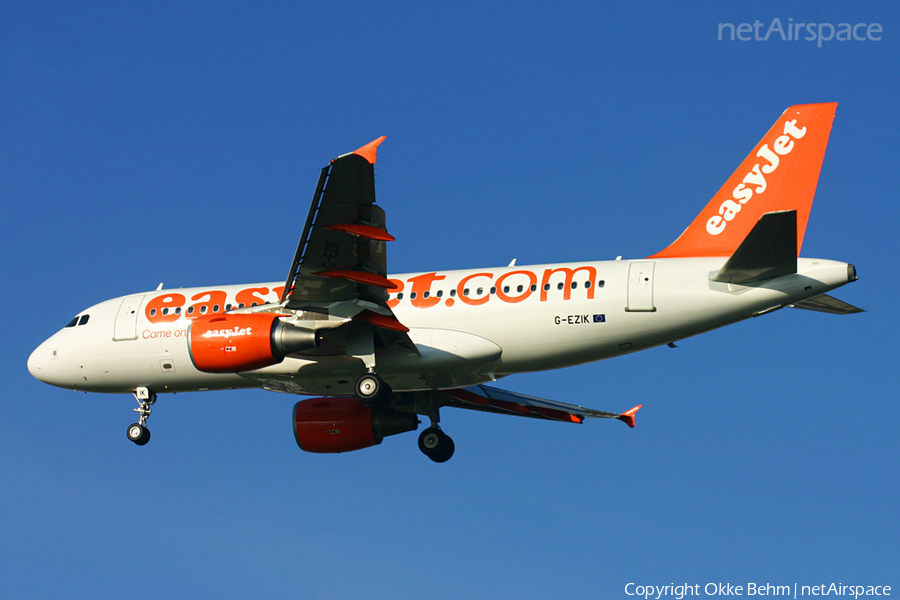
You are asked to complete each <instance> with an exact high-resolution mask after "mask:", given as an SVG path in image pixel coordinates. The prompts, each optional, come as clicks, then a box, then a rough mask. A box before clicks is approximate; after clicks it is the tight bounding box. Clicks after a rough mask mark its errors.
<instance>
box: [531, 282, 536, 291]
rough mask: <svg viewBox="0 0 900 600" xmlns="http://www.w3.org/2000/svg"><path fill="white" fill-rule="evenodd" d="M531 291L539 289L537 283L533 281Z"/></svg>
mask: <svg viewBox="0 0 900 600" xmlns="http://www.w3.org/2000/svg"><path fill="white" fill-rule="evenodd" d="M531 291H532V292H534V291H537V285H535V284H533V283H532V284H531Z"/></svg>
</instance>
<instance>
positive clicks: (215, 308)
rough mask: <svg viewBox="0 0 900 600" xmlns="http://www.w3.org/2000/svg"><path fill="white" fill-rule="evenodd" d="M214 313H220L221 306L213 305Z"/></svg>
mask: <svg viewBox="0 0 900 600" xmlns="http://www.w3.org/2000/svg"><path fill="white" fill-rule="evenodd" d="M213 312H219V305H218V304H214V305H213Z"/></svg>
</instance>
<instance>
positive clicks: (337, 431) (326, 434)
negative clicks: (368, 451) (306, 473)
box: [294, 398, 419, 452]
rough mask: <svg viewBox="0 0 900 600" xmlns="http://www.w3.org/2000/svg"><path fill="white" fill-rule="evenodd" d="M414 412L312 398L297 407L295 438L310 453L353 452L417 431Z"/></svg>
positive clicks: (359, 401) (417, 420) (340, 399)
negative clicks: (398, 435) (386, 439)
mask: <svg viewBox="0 0 900 600" xmlns="http://www.w3.org/2000/svg"><path fill="white" fill-rule="evenodd" d="M418 426H419V419H418V417H417V416H416V415H414V414H412V413H403V412H397V411H394V410H379V409H375V410H373V409H371V408H369V407H368V406H366V404H365V403H363V402H362V401H361V400H358V399H357V398H311V399H309V400H301V401H300V402H298V403H297V404H295V405H294V438H295V439H296V440H297V445H298V446H300V448H301V449H302V450H306V451H307V452H350V451H351V450H361V449H362V448H368V447H369V446H375V445H377V444H380V443H381V440H383V439H384V438H386V437H387V436H389V435H396V434H398V433H403V432H404V431H414V430H415V429H416V428H418Z"/></svg>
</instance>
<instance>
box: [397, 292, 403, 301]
mask: <svg viewBox="0 0 900 600" xmlns="http://www.w3.org/2000/svg"><path fill="white" fill-rule="evenodd" d="M397 300H403V292H400V293H399V294H397Z"/></svg>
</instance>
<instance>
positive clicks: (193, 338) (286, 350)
mask: <svg viewBox="0 0 900 600" xmlns="http://www.w3.org/2000/svg"><path fill="white" fill-rule="evenodd" d="M283 316H285V315H279V314H275V313H253V314H231V315H228V314H226V315H216V316H209V317H201V318H199V319H195V320H194V321H193V322H192V323H191V324H190V326H189V327H188V350H189V353H190V355H191V361H192V362H193V363H194V366H195V367H197V369H199V370H201V371H204V372H206V373H238V372H241V371H252V370H254V369H261V368H263V367H268V366H269V365H274V364H277V363H280V362H281V361H282V360H284V357H285V356H287V355H288V354H292V353H294V352H301V351H303V350H309V349H312V348H315V347H316V346H318V345H319V339H320V338H319V335H318V334H317V332H316V331H314V330H312V329H305V328H303V327H297V326H296V325H291V324H290V323H285V322H284V321H282V320H281V319H280V318H279V317H283Z"/></svg>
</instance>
